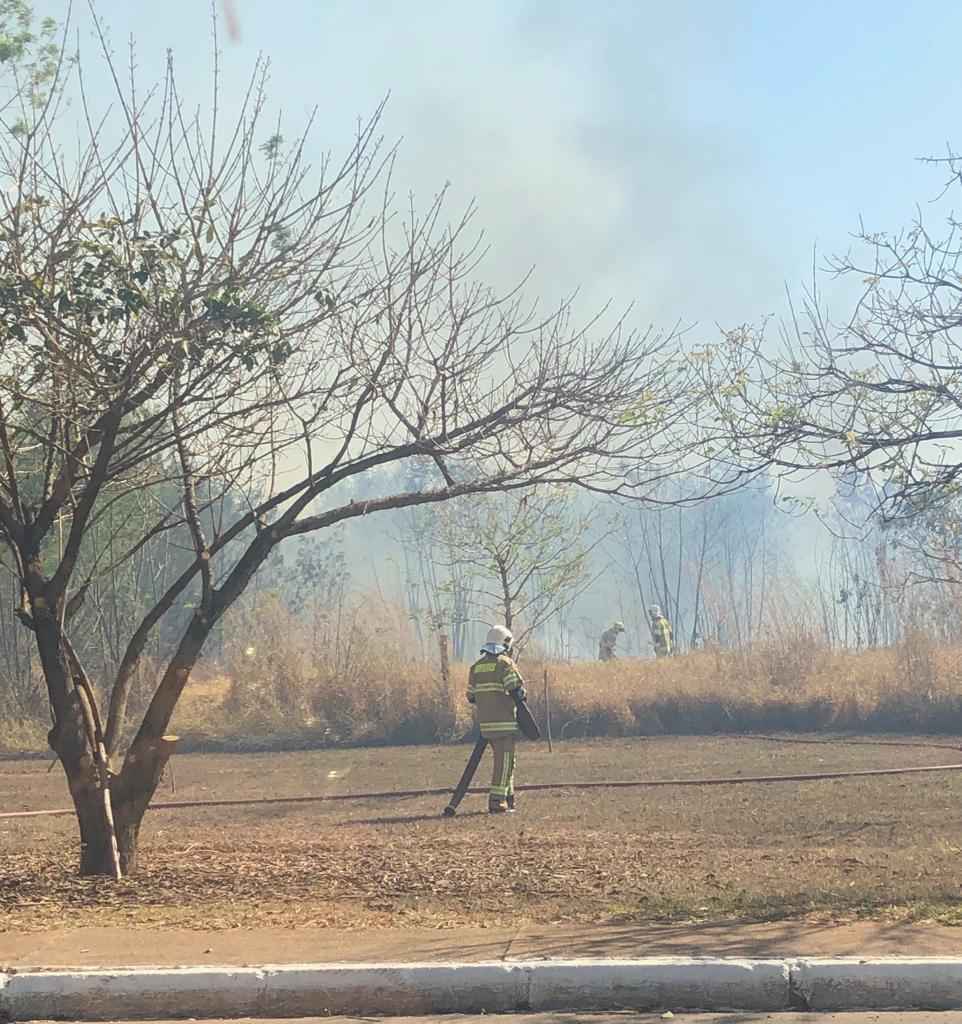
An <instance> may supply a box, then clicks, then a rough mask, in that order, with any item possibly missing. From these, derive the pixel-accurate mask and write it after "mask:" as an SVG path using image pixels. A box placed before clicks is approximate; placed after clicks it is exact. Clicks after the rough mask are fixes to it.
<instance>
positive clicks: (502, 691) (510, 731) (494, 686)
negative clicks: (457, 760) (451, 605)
mask: <svg viewBox="0 0 962 1024" xmlns="http://www.w3.org/2000/svg"><path fill="white" fill-rule="evenodd" d="M512 639H513V638H512V636H511V630H510V629H508V628H507V627H505V626H492V627H491V629H489V630H488V635H487V638H486V641H485V644H484V646H483V647H482V648H481V657H480V658H479V659H478V660H477V661H476V662H475V663H474V664H473V665H472V666H471V671H470V674H469V675H468V700H469V701H470V703H472V704H473V705H474V707H475V711H476V712H477V718H478V725H479V727H480V729H481V735H482V737H483V738H484V739H486V740H487V741H488V742H489V743H490V744H491V750H492V752H493V753H494V771H493V774H492V776H491V789H490V790H489V791H488V811H489V812H490V813H491V814H503V813H504V812H505V811H513V810H514V760H515V754H514V748H515V743H516V741H517V737H518V731H519V730H518V710H517V704H516V702H517V701H519V700H524V698H525V690H524V680H523V679H522V678H521V673H520V672H519V671H518V666H517V665H515V663H514V661H512V659H511V642H512Z"/></svg>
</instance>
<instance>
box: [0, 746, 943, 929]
mask: <svg viewBox="0 0 962 1024" xmlns="http://www.w3.org/2000/svg"><path fill="white" fill-rule="evenodd" d="M820 739H824V737H820ZM875 739H876V740H878V738H875ZM893 739H894V738H893ZM898 739H899V741H900V742H901V743H905V742H906V741H907V738H906V737H899V738H898ZM850 740H851V737H846V738H845V740H842V739H838V740H830V741H829V742H825V743H818V744H809V743H799V742H788V741H779V742H767V741H763V740H761V739H757V738H754V739H751V738H736V737H732V738H725V737H716V738H708V739H706V738H668V737H664V738H656V739H647V740H645V739H623V740H609V741H585V742H567V743H563V744H557V745H556V747H555V751H554V753H549V752H548V751H547V749H546V747H545V746H544V745H543V744H536V745H534V744H525V745H524V746H523V747H522V748H521V750H520V769H519V773H520V774H519V781H520V782H546V781H552V782H553V781H571V782H574V781H582V780H584V781H590V780H598V779H612V778H645V777H648V778H658V777H677V778H696V777H705V776H719V775H726V776H727V775H737V774H741V775H756V774H775V773H778V774H781V773H791V772H811V771H821V770H825V771H831V770H849V769H862V768H875V767H891V766H909V765H922V764H944V763H954V762H957V761H958V762H962V750H960V751H954V750H950V749H939V748H936V747H926V746H921V745H920V746H911V745H891V746H881V745H876V744H875V743H874V742H873V743H866V744H865V745H859V744H853V743H851V742H847V741H850ZM881 742H885V740H884V739H883V740H881ZM918 742H919V743H920V744H925V743H934V742H943V743H948V744H952V743H953V742H954V741H953V740H952V739H951V738H949V739H945V738H942V739H940V740H938V741H936V740H933V738H931V737H928V738H919V739H918ZM468 750H469V748H468V747H466V746H463V745H462V746H445V747H404V748H378V749H352V750H341V751H336V750H327V751H311V752H302V753H284V754H271V755H252V754H248V755H199V754H195V755H184V756H180V757H177V758H175V760H174V762H173V779H172V780H170V779H168V780H167V781H166V782H165V783H164V786H163V788H162V791H161V792H159V793H158V796H157V799H158V800H164V799H178V800H180V799H184V800H189V799H215V798H237V797H242V796H243V797H280V796H293V795H303V794H310V793H325V792H352V791H353V792H363V791H371V790H380V789H399V788H408V787H413V788H420V787H424V788H429V787H435V786H450V785H453V783H454V781H456V779H457V777H458V775H459V774H460V771H461V768H462V766H463V764H464V761H465V759H466V757H467V754H468ZM489 758H490V754H488V755H487V758H486V760H485V762H484V763H483V764H482V768H481V771H480V773H479V777H478V778H479V780H481V781H486V779H487V774H488V772H489V771H490V761H489V760H488V759H489ZM46 768H47V764H46V763H45V762H43V761H38V760H33V761H30V760H17V761H4V762H0V810H18V809H39V808H46V807H63V806H65V801H66V799H67V798H66V789H65V785H64V782H63V779H62V777H61V776H60V774H59V769H58V768H57V769H54V771H52V772H50V773H49V774H48V773H47V771H46ZM332 773H333V774H332ZM171 782H173V784H174V786H175V790H176V792H175V793H173V794H172V793H171ZM444 802H445V801H444V800H443V799H438V798H437V797H435V798H430V799H428V798H412V799H405V800H391V801H387V800H378V801H372V800H368V801H361V802H358V803H346V802H345V803H330V804H323V803H321V804H309V805H285V804H273V805H271V804H264V805H258V806H256V807H240V808H238V807H231V808H210V809H200V808H195V809H186V810H178V811H161V810H156V811H153V812H150V813H148V817H147V820H146V822H145V825H144V833H143V839H142V857H143V868H142V872H141V874H140V875H139V876H138V877H137V878H136V879H134V880H129V881H124V882H121V883H112V882H109V881H103V880H90V879H78V878H76V877H74V865H75V861H76V839H75V835H74V828H75V826H74V824H73V821H72V819H70V818H34V819H15V820H6V821H2V820H0V930H2V929H7V930H10V929H20V930H28V929H42V928H45V927H50V926H51V925H52V924H53V923H54V922H56V923H60V924H65V923H68V922H69V923H71V924H128V925H129V924H139V925H144V926H154V927H157V926H161V927H162V926H164V925H171V926H172V925H186V926H190V927H196V928H212V929H217V928H224V927H231V926H245V925H254V924H260V925H284V926H294V927H296V926H298V925H324V924H330V925H339V926H349V927H357V928H369V927H391V926H396V925H406V926H407V925H410V926H421V927H424V926H427V927H432V926H433V927H451V926H455V925H485V924H489V925H494V924H505V923H511V922H519V923H520V922H524V921H528V922H537V923H545V924H548V923H553V922H576V921H577V922H589V921H591V922H602V921H606V922H643V921H644V922H649V921H679V920H690V919H694V920H706V919H712V920H720V919H731V920H765V919H775V918H784V917H803V916H807V917H815V918H820V919H829V918H835V919H838V918H846V917H851V916H859V915H862V916H866V915H867V916H872V917H879V918H891V919H905V918H914V919H919V918H933V919H937V920H940V921H943V922H950V923H955V922H959V923H962V873H960V868H962V815H960V813H959V808H960V804H962V772H958V773H945V774H941V773H940V774H933V775H921V776H912V775H908V776H895V777H882V778H868V779H858V780H837V781H822V782H807V783H778V784H767V785H766V784H757V783H751V784H745V785H732V786H721V787H712V788H699V787H690V788H659V789H634V790H599V791H590V792H588V793H578V792H577V791H575V790H555V791H551V792H546V793H533V794H529V795H525V794H521V795H520V796H519V807H520V811H519V813H518V814H515V815H512V816H498V817H490V816H488V815H487V814H483V813H480V812H481V811H482V809H483V806H484V801H483V798H482V797H480V796H469V797H468V798H467V799H466V800H465V803H464V804H463V805H462V812H461V813H460V814H459V815H458V817H457V818H455V819H442V818H440V817H439V812H440V811H441V808H442V806H443V804H444Z"/></svg>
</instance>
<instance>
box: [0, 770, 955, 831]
mask: <svg viewBox="0 0 962 1024" xmlns="http://www.w3.org/2000/svg"><path fill="white" fill-rule="evenodd" d="M956 771H962V764H933V765H917V766H914V767H910V768H863V769H858V770H851V771H835V772H797V773H794V774H791V775H730V776H718V777H714V778H691V779H611V780H603V781H600V782H534V783H528V784H525V785H520V786H517V787H515V788H516V789H517V791H518V792H519V793H521V792H524V793H542V792H546V791H548V790H591V789H645V788H656V787H664V786H679V787H684V786H736V785H746V784H768V783H778V782H821V781H826V780H830V779H864V778H873V777H879V776H886V775H922V774H926V773H928V774H932V773H934V772H956ZM487 791H488V790H487V788H486V787H475V788H473V789H469V790H468V792H469V793H475V794H477V793H487ZM452 792H453V789H451V787H444V788H438V789H389V790H381V791H379V792H369V793H327V794H319V795H316V796H277V797H246V798H239V799H225V800H165V801H159V802H157V803H153V804H150V805H149V806H148V808H147V809H148V810H154V811H175V810H181V809H185V808H188V807H251V806H256V805H259V804H311V803H333V802H345V801H352V800H357V801H360V800H404V799H410V798H413V797H426V796H432V797H433V796H449V795H450V794H451V793H452ZM74 813H75V812H74V810H73V809H72V808H66V807H60V808H53V809H50V810H41V811H4V812H0V820H3V819H10V818H38V817H44V816H48V817H53V816H57V815H73V814H74Z"/></svg>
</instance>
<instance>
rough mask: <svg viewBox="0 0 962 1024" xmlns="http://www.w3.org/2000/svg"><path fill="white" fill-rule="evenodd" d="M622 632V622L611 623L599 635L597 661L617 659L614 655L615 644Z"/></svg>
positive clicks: (623, 625) (623, 628)
mask: <svg viewBox="0 0 962 1024" xmlns="http://www.w3.org/2000/svg"><path fill="white" fill-rule="evenodd" d="M624 631H625V624H624V623H623V622H613V623H612V624H611V625H610V626H609V627H608V628H607V629H606V630H605V631H604V633H602V634H601V639H600V640H599V641H598V660H599V661H611V659H612V658H615V657H617V655H616V654H615V644H616V643H618V634H619V633H624Z"/></svg>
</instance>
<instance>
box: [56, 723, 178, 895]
mask: <svg viewBox="0 0 962 1024" xmlns="http://www.w3.org/2000/svg"><path fill="white" fill-rule="evenodd" d="M176 740H177V737H176V736H164V737H163V738H162V739H161V740H159V741H157V742H156V743H153V744H147V743H141V744H140V745H139V747H135V748H132V749H131V751H130V752H129V753H128V755H127V758H126V761H125V763H124V768H123V771H122V772H121V773H120V774H119V775H118V776H115V777H113V778H112V780H111V788H110V792H111V797H112V804H113V818H114V829H115V833H116V841H117V850H118V853H119V856H120V872H121V875H122V876H123V877H127V876H128V875H132V874H134V873H135V872H136V870H137V853H138V841H139V838H140V823H141V821H142V820H143V817H144V812H145V811H146V810H147V806H148V805H149V803H150V801H151V798H152V797H153V795H154V792H155V790H156V789H157V786H158V784H159V783H160V779H161V776H162V775H163V771H164V767H165V766H166V764H167V761H168V760H169V759H170V755H171V754H172V753H173V751H174V746H175V743H176ZM61 763H62V764H63V766H64V771H65V772H66V774H67V783H68V785H69V787H70V795H71V797H72V798H73V803H74V808H75V810H76V812H77V822H78V825H79V827H80V874H81V875H108V876H111V877H113V875H114V859H113V848H112V840H111V834H110V829H109V827H108V823H107V817H106V815H105V813H104V799H103V797H104V794H103V790H102V789H101V786H100V776H99V772H98V770H97V766H96V764H95V762H94V760H93V757H92V756H91V755H85V756H84V757H82V758H80V759H79V760H78V759H71V760H70V762H69V763H68V762H67V761H65V760H64V759H63V757H61Z"/></svg>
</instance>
